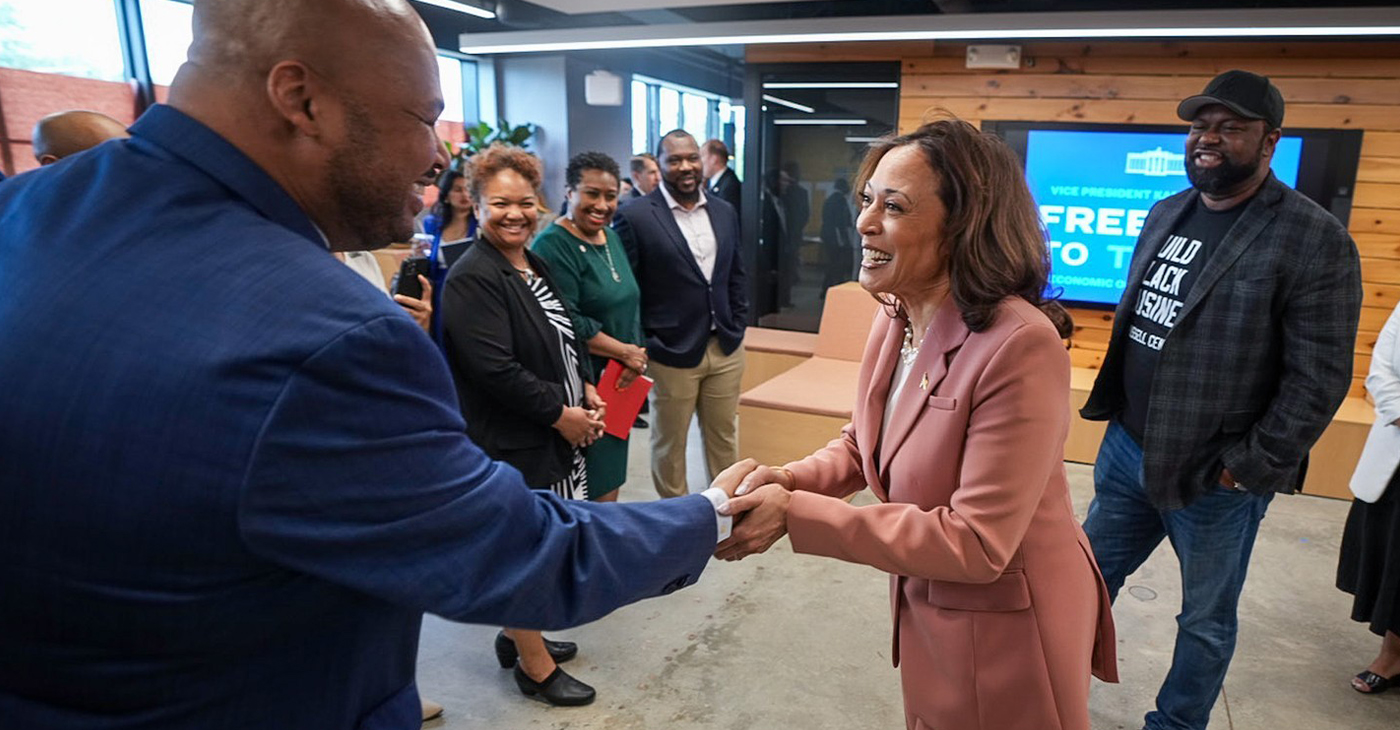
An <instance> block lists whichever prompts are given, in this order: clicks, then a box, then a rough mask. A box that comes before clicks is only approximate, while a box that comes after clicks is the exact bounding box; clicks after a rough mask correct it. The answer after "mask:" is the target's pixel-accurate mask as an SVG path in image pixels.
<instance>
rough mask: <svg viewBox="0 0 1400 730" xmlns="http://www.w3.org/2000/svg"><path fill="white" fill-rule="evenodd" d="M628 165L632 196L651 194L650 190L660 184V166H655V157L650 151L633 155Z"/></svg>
mask: <svg viewBox="0 0 1400 730" xmlns="http://www.w3.org/2000/svg"><path fill="white" fill-rule="evenodd" d="M628 167H630V168H631V173H632V197H634V198H640V197H642V196H644V195H651V191H653V190H655V189H656V186H657V185H660V184H661V168H660V167H658V166H657V164H656V157H655V156H654V155H652V154H651V153H650V152H642V153H639V154H636V155H633V156H632V161H631V162H630V163H628Z"/></svg>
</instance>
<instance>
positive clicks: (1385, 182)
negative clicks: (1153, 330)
mask: <svg viewBox="0 0 1400 730" xmlns="http://www.w3.org/2000/svg"><path fill="white" fill-rule="evenodd" d="M965 53H966V45H965V44H955V43H948V44H938V45H937V46H936V47H935V48H934V49H933V50H932V52H930V53H926V54H919V55H914V56H909V55H906V56H904V57H903V59H902V61H901V64H902V82H901V88H900V113H899V117H900V121H899V128H900V131H909V130H910V129H913V128H914V127H916V126H918V124H919V123H920V122H921V121H923V120H925V119H927V118H931V117H932V116H933V115H935V114H937V113H939V112H940V111H947V112H952V113H953V114H956V115H957V116H960V117H962V118H964V119H967V120H969V121H972V122H974V123H979V122H981V121H982V120H991V119H997V120H1014V121H1081V122H1118V123H1140V124H1181V123H1182V122H1181V121H1180V120H1179V119H1177V118H1176V105H1177V102H1178V101H1179V100H1181V99H1182V98H1184V97H1186V96H1190V95H1192V94H1196V93H1199V92H1200V90H1201V89H1202V88H1203V87H1204V86H1205V84H1206V82H1207V81H1208V80H1209V79H1210V78H1211V77H1212V76H1214V75H1215V74H1217V73H1220V72H1222V71H1227V70H1229V69H1232V68H1243V69H1248V70H1250V71H1254V72H1256V73H1262V74H1266V75H1268V76H1270V77H1272V78H1273V79H1274V83H1275V84H1276V85H1278V87H1279V89H1280V91H1282V92H1283V95H1284V98H1285V99H1286V100H1287V102H1288V110H1287V116H1286V118H1285V124H1286V126H1294V127H1322V128H1336V129H1361V130H1364V132H1365V137H1364V141H1363V143H1362V148H1361V163H1360V167H1359V169H1358V171H1357V184H1356V191H1355V198H1354V200H1353V206H1354V207H1353V210H1352V214H1351V221H1350V224H1349V227H1350V229H1351V232H1352V235H1353V236H1354V237H1355V238H1356V243H1357V247H1358V249H1359V251H1360V253H1361V276H1362V279H1363V280H1364V282H1365V290H1366V296H1365V300H1364V303H1365V306H1364V309H1363V311H1362V315H1361V324H1360V331H1359V334H1358V336H1357V341H1356V350H1355V372H1354V373H1353V379H1352V391H1351V394H1352V395H1361V394H1362V393H1363V388H1362V382H1363V381H1364V380H1365V377H1366V370H1367V369H1368V368H1369V367H1370V362H1371V351H1372V349H1373V348H1374V347H1375V343H1376V338H1377V336H1378V334H1379V331H1380V328H1381V326H1382V325H1383V324H1384V323H1385V320H1386V318H1387V317H1388V316H1389V314H1390V311H1391V309H1393V308H1394V307H1395V305H1396V303H1397V302H1400V43H1396V42H1393V41H1345V42H1332V41H1321V42H1301V43H1286V44H1285V43H1277V42H1259V43H1248V42H1243V43H1205V42H1201V43H1175V42H1172V43H1164V42H1148V41H1144V42H1121V43H1118V42H1106V43H1090V44H1084V43H1037V44H1029V45H1023V46H1022V55H1023V58H1024V59H1025V63H1024V65H1023V67H1022V68H1021V69H1019V70H1014V71H985V70H968V69H967V68H966V67H965V64H964V55H965ZM1074 316H1075V322H1076V333H1075V336H1074V338H1073V340H1072V342H1071V347H1070V355H1071V359H1072V360H1073V362H1074V364H1075V365H1079V366H1082V367H1098V366H1099V365H1100V364H1101V363H1102V361H1103V354H1104V350H1105V349H1106V348H1107V345H1108V334H1109V330H1110V328H1111V327H1112V324H1113V316H1112V314H1111V313H1108V312H1102V311H1098V310H1084V309H1079V310H1074Z"/></svg>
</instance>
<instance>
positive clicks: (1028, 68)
mask: <svg viewBox="0 0 1400 730" xmlns="http://www.w3.org/2000/svg"><path fill="white" fill-rule="evenodd" d="M1022 58H1023V59H1025V61H1024V63H1023V65H1022V67H1021V68H1020V69H1017V70H1015V71H1009V72H1008V73H1026V74H1127V75H1138V74H1141V75H1148V76H1181V75H1192V76H1203V77H1206V78H1210V77H1212V76H1215V75H1216V74H1219V73H1222V72H1224V71H1229V70H1230V69H1236V68H1242V69H1246V70H1248V71H1253V72H1255V73H1259V74H1264V75H1265V76H1269V77H1270V78H1274V79H1277V80H1280V85H1281V84H1282V81H1281V80H1282V79H1287V78H1319V77H1320V78H1360V79H1394V78H1396V77H1400V58H1327V59H1316V58H1268V57H1255V58H1250V57H1234V58H1227V57H1222V58H1159V57H1152V56H1119V57H1112V56H1099V57H1092V56H1086V57H1072V56H1065V55H1045V56H1028V55H1026V54H1025V53H1024V50H1023V53H1022ZM904 71H905V73H908V74H959V73H961V74H972V73H986V72H985V71H983V70H980V69H972V70H969V69H968V68H967V65H966V61H965V60H964V58H963V57H962V56H955V57H951V56H950V57H935V58H915V59H905V61H904Z"/></svg>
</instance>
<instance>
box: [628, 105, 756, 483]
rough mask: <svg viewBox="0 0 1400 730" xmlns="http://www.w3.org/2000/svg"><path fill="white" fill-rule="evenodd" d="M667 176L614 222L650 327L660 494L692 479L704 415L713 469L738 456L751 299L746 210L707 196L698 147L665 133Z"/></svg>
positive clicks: (682, 135)
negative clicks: (690, 444)
mask: <svg viewBox="0 0 1400 730" xmlns="http://www.w3.org/2000/svg"><path fill="white" fill-rule="evenodd" d="M658 156H659V158H660V160H661V166H662V168H663V169H664V170H665V171H666V175H665V177H664V178H663V179H662V184H661V185H658V186H657V188H656V190H654V191H652V193H651V194H650V195H647V196H646V197H644V198H638V199H636V200H633V201H630V202H629V203H627V205H624V206H622V208H621V209H619V210H618V212H617V218H616V221H615V224H614V225H615V227H616V229H617V233H618V236H619V237H620V238H621V239H622V244H623V246H624V247H626V249H627V257H628V260H629V261H630V262H631V264H632V271H633V272H634V273H635V274H636V276H637V283H638V285H639V286H640V287H641V291H642V330H643V331H644V332H645V333H646V337H647V340H646V342H647V355H648V357H650V358H651V362H650V370H649V373H648V375H650V376H651V378H652V379H653V380H654V381H655V383H654V385H653V387H652V397H653V401H652V405H653V406H654V407H655V414H654V416H653V420H652V431H651V476H652V482H653V484H654V486H655V487H656V492H657V493H658V494H660V495H661V496H662V497H679V496H682V495H684V494H686V493H687V492H688V491H689V488H688V486H687V483H686V464H685V452H686V438H687V435H688V434H689V431H690V421H691V418H692V417H694V416H696V415H697V414H698V415H699V420H700V435H701V437H702V438H703V440H704V442H705V465H706V468H707V470H708V472H709V474H710V476H712V477H713V476H714V475H716V474H719V472H720V471H721V470H722V469H724V468H726V467H728V466H729V465H730V464H733V463H734V462H735V461H737V460H738V459H739V423H738V408H739V384H740V382H741V381H742V379H743V375H744V347H743V343H744V330H745V329H746V328H747V327H748V316H749V301H748V293H747V287H746V286H745V278H744V264H743V260H742V257H741V256H740V253H739V216H738V215H737V214H736V213H735V212H734V209H733V208H732V207H730V206H729V204H728V203H726V202H724V201H723V200H719V199H717V198H711V197H709V196H706V195H705V191H704V180H703V179H702V178H701V175H700V147H699V145H697V144H695V138H694V137H692V136H690V134H689V133H687V132H686V131H685V130H682V129H676V130H672V131H670V132H667V133H666V135H665V136H663V137H662V138H661V142H660V144H659V150H658Z"/></svg>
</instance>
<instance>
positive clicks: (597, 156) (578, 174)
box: [564, 152, 622, 190]
mask: <svg viewBox="0 0 1400 730" xmlns="http://www.w3.org/2000/svg"><path fill="white" fill-rule="evenodd" d="M584 170H599V171H601V172H606V173H607V174H609V175H612V176H613V179H614V180H618V181H621V179H622V172H621V171H620V170H619V168H618V166H617V160H614V159H613V158H611V157H609V156H607V155H605V154H603V153H602V152H580V153H578V154H576V155H574V156H573V157H570V158H569V166H568V167H567V168H565V170H564V182H565V184H567V185H568V186H569V189H570V190H573V189H575V188H577V187H578V184H579V183H580V182H582V181H583V171H584Z"/></svg>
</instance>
